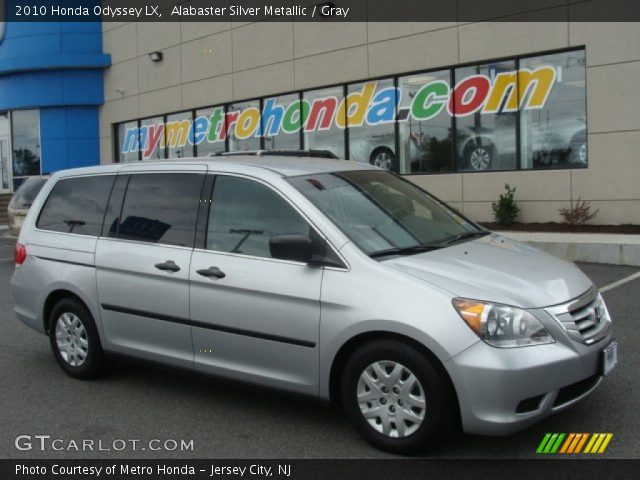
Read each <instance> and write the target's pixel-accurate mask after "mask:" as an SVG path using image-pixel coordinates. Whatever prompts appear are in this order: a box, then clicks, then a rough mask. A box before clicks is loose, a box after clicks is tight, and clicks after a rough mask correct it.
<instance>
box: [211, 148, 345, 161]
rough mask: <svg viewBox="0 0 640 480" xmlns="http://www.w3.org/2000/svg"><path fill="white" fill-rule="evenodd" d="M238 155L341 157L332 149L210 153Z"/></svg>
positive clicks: (216, 155) (225, 155) (215, 155)
mask: <svg viewBox="0 0 640 480" xmlns="http://www.w3.org/2000/svg"><path fill="white" fill-rule="evenodd" d="M238 155H255V156H256V157H267V156H278V157H313V158H333V159H337V158H339V157H338V156H337V155H336V154H335V153H333V152H331V151H330V150H313V149H311V150H244V151H238V152H217V153H213V154H210V155H209V156H212V157H233V156H238Z"/></svg>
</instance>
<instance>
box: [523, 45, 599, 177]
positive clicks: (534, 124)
mask: <svg viewBox="0 0 640 480" xmlns="http://www.w3.org/2000/svg"><path fill="white" fill-rule="evenodd" d="M545 67H546V68H547V71H544V68H545ZM520 69H521V70H522V69H528V70H529V71H538V72H541V73H539V74H538V75H544V74H545V73H547V72H548V75H547V78H548V80H547V81H548V82H552V84H553V88H551V91H550V93H549V94H548V98H547V99H546V102H545V103H544V106H543V107H542V108H536V109H526V110H525V109H522V110H521V111H520V132H521V133H520V159H521V160H520V162H521V163H520V165H521V168H523V169H530V168H566V167H586V166H587V112H586V89H585V83H586V81H585V53H584V50H576V51H572V52H564V53H556V54H553V55H543V56H539V57H531V58H523V59H522V60H520ZM552 69H553V70H555V72H554V71H553V70H552ZM554 75H555V82H553V81H552V80H551V78H552V77H553V76H554ZM527 81H528V78H522V77H521V78H520V85H519V86H520V88H519V90H520V92H521V98H520V102H521V105H522V104H526V103H527V102H529V101H531V99H532V96H534V95H535V94H536V92H535V88H536V85H534V84H533V82H527ZM536 81H538V82H540V81H544V79H542V80H536ZM525 82H527V83H525ZM529 83H531V85H529ZM534 100H535V99H534Z"/></svg>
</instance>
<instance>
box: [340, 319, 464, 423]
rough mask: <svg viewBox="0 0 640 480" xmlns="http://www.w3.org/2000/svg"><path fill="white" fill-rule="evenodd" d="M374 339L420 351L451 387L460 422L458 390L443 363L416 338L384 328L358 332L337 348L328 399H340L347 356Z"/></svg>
mask: <svg viewBox="0 0 640 480" xmlns="http://www.w3.org/2000/svg"><path fill="white" fill-rule="evenodd" d="M376 340H396V341H399V342H403V343H407V344H409V345H411V346H412V347H414V348H415V349H416V350H417V351H418V352H420V353H421V354H422V355H423V356H424V357H425V358H427V360H428V361H429V362H430V363H431V364H432V365H433V366H434V367H435V368H436V369H437V370H438V371H439V373H440V374H441V375H442V378H443V379H445V381H446V383H447V385H448V387H449V388H450V389H451V394H452V396H453V398H454V399H455V402H456V405H455V412H456V415H457V418H458V421H459V422H460V402H459V400H458V392H457V390H456V388H455V385H454V383H453V381H452V379H451V376H450V375H449V373H448V372H447V369H446V368H445V366H444V364H443V363H442V362H441V361H440V359H439V358H438V357H437V355H435V354H434V353H433V352H432V351H431V350H430V349H429V348H428V347H427V346H425V345H424V344H422V343H420V342H418V341H417V340H415V339H413V338H411V337H408V336H406V335H403V334H401V333H395V332H390V331H384V330H377V331H370V332H364V333H360V334H358V335H355V336H353V337H351V338H350V339H349V340H347V341H346V342H345V343H344V344H343V345H342V346H341V347H340V349H339V350H338V352H337V353H336V355H335V356H334V358H333V362H332V363H331V369H330V373H329V399H330V401H331V403H333V404H338V403H339V399H340V393H341V392H340V383H341V382H340V380H341V378H340V377H341V374H342V371H343V369H344V367H345V365H346V363H347V361H348V360H349V357H350V356H351V355H352V354H353V353H354V352H355V351H356V350H357V349H358V348H360V347H361V346H363V345H365V344H367V343H370V342H373V341H376Z"/></svg>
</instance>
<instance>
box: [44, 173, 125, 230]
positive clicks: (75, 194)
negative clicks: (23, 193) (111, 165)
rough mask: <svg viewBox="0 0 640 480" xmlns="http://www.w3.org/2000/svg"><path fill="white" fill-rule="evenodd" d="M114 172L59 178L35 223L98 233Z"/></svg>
mask: <svg viewBox="0 0 640 480" xmlns="http://www.w3.org/2000/svg"><path fill="white" fill-rule="evenodd" d="M114 179H115V175H96V176H92V177H71V178H63V179H61V180H59V181H58V182H57V183H56V184H55V185H54V187H53V189H52V190H51V193H49V197H48V198H47V201H46V202H45V204H44V207H43V208H42V210H41V212H40V216H39V217H38V220H37V222H36V227H37V228H39V229H41V230H51V231H54V232H65V233H77V234H80V235H91V236H94V237H97V236H98V235H100V229H101V228H102V219H103V217H104V210H105V208H106V205H107V200H108V199H109V193H110V192H111V186H112V185H113V180H114Z"/></svg>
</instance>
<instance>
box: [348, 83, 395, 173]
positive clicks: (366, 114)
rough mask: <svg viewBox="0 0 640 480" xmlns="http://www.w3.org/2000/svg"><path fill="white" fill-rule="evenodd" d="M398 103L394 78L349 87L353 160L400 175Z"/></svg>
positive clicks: (349, 121)
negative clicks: (398, 171)
mask: <svg viewBox="0 0 640 480" xmlns="http://www.w3.org/2000/svg"><path fill="white" fill-rule="evenodd" d="M397 103H398V99H397V92H396V89H395V87H394V85H393V79H392V78H389V79H384V80H377V81H370V82H363V83H357V84H353V85H349V86H348V87H347V111H346V115H347V127H348V129H349V136H348V138H349V158H350V159H351V160H355V161H357V162H364V163H370V164H372V165H377V166H378V167H382V168H386V169H387V170H392V171H396V168H397V166H396V158H397V155H396V138H395V116H396V105H397Z"/></svg>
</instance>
